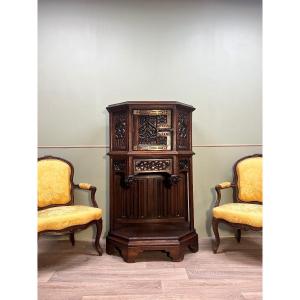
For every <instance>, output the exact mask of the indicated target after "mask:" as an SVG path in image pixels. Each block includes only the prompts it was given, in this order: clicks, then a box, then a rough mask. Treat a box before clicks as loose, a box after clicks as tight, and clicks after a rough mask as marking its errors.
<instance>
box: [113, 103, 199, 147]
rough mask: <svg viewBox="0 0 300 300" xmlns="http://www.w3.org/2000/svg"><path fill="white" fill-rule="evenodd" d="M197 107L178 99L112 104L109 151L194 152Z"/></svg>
mask: <svg viewBox="0 0 300 300" xmlns="http://www.w3.org/2000/svg"><path fill="white" fill-rule="evenodd" d="M194 109H195V108H194V107H192V106H190V105H186V104H184V103H181V102H176V101H130V102H123V103H119V104H113V105H110V106H108V107H107V110H108V111H109V113H110V118H109V120H110V132H111V133H112V134H111V137H110V151H114V152H115V151H133V152H135V151H137V152H142V151H146V152H147V153H149V152H155V151H158V152H161V151H188V150H190V151H191V150H192V144H191V143H192V111H193V110H194Z"/></svg>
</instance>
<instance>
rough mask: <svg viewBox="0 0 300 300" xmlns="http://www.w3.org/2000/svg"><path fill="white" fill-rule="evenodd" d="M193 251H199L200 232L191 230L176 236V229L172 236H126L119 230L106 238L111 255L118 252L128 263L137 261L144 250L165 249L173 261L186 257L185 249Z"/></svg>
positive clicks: (107, 248)
mask: <svg viewBox="0 0 300 300" xmlns="http://www.w3.org/2000/svg"><path fill="white" fill-rule="evenodd" d="M187 248H188V249H190V251H192V252H197V251H198V234H197V233H196V232H195V231H189V232H186V233H185V234H180V235H178V236H176V231H175V232H173V234H172V236H171V237H164V236H156V237H155V236H153V235H152V236H147V235H146V234H145V236H139V237H134V238H133V237H130V236H126V235H125V234H124V232H123V233H122V235H121V234H120V233H118V232H110V233H109V234H108V236H107V238H106V252H107V254H109V255H112V254H117V253H118V252H119V253H120V255H121V256H122V257H123V259H124V261H126V262H128V263H133V262H135V260H136V258H137V256H138V255H139V254H141V253H142V252H144V251H155V250H158V251H165V252H166V253H167V255H168V256H169V257H170V258H171V259H172V261H175V262H179V261H182V260H183V258H184V251H185V249H187Z"/></svg>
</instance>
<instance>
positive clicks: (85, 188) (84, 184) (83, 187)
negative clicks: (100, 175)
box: [79, 182, 91, 190]
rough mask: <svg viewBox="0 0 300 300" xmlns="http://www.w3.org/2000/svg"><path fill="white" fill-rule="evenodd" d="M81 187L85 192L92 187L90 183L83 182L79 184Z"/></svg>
mask: <svg viewBox="0 0 300 300" xmlns="http://www.w3.org/2000/svg"><path fill="white" fill-rule="evenodd" d="M79 187H80V188H81V189H84V190H89V189H90V187H91V185H90V184H89V183H83V182H81V183H79Z"/></svg>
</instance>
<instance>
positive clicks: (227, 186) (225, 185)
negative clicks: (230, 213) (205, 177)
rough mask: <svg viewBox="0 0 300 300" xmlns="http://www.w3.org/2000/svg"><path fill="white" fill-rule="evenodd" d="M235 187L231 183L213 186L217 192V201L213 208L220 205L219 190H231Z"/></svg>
mask: <svg viewBox="0 0 300 300" xmlns="http://www.w3.org/2000/svg"><path fill="white" fill-rule="evenodd" d="M233 187H235V185H234V184H233V183H232V182H229V181H225V182H222V183H219V184H217V185H216V186H215V190H216V192H217V201H216V204H215V206H214V207H217V206H219V205H220V201H221V190H224V189H228V188H233Z"/></svg>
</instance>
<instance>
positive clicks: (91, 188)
mask: <svg viewBox="0 0 300 300" xmlns="http://www.w3.org/2000/svg"><path fill="white" fill-rule="evenodd" d="M74 188H76V189H80V190H86V191H91V200H92V204H93V207H98V204H97V202H96V199H95V194H96V191H97V188H96V187H95V186H93V185H91V184H89V183H79V184H74Z"/></svg>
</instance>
